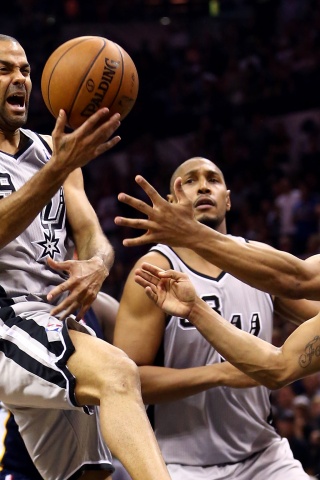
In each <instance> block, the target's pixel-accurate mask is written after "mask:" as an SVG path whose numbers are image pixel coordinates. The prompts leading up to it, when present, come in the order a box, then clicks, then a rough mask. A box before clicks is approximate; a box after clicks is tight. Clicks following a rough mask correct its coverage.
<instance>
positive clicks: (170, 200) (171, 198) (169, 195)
mask: <svg viewBox="0 0 320 480" xmlns="http://www.w3.org/2000/svg"><path fill="white" fill-rule="evenodd" d="M167 200H168V202H169V203H174V197H173V195H172V193H168V195H167Z"/></svg>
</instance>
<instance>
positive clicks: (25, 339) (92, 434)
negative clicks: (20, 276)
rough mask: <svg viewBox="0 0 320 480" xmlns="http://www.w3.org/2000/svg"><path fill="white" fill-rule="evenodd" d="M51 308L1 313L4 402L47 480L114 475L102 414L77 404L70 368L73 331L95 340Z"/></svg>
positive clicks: (0, 392) (25, 305) (23, 306)
mask: <svg viewBox="0 0 320 480" xmlns="http://www.w3.org/2000/svg"><path fill="white" fill-rule="evenodd" d="M51 308H52V307H51V306H50V305H47V304H45V303H42V302H33V301H30V302H26V301H24V302H20V303H16V304H14V305H11V306H8V307H3V308H1V309H0V372H1V380H0V399H1V400H2V401H3V403H4V404H5V406H6V408H8V409H9V410H11V411H12V413H13V414H14V417H15V420H16V422H17V424H18V426H19V431H20V433H21V435H22V438H23V440H24V442H25V445H26V447H27V450H28V452H29V454H30V456H31V458H32V459H33V462H34V464H35V466H36V467H37V469H38V470H39V472H40V474H41V475H42V476H43V477H44V478H45V479H46V480H71V479H72V480H74V479H76V478H79V477H80V476H81V474H82V472H84V471H86V470H105V471H107V472H110V474H111V473H112V472H113V471H114V468H113V466H112V457H111V454H110V452H109V449H108V447H107V446H106V444H105V443H104V441H103V439H102V435H101V431H100V427H99V408H98V407H91V406H84V407H80V406H79V405H78V404H77V401H76V397H75V378H74V377H73V375H72V374H71V373H70V372H69V370H68V368H67V365H66V364H67V361H68V359H69V357H70V356H71V355H72V353H73V352H74V346H73V344H72V342H71V339H70V336H69V330H70V329H71V330H77V331H81V332H83V333H86V334H90V335H95V334H94V332H93V330H91V329H90V328H89V327H87V326H85V325H82V324H80V323H79V322H77V321H76V320H75V319H74V318H73V317H69V318H68V319H66V320H65V321H63V322H62V321H60V320H59V319H57V318H56V317H52V316H51V315H50V310H51ZM83 361H85V358H84V359H83Z"/></svg>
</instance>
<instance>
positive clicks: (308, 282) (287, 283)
mask: <svg viewBox="0 0 320 480" xmlns="http://www.w3.org/2000/svg"><path fill="white" fill-rule="evenodd" d="M249 243H250V244H251V245H253V246H255V245H256V246H258V247H259V250H265V251H266V253H267V255H266V260H265V259H263V258H262V259H261V262H262V263H264V264H265V265H267V264H268V262H269V263H270V260H268V259H270V258H271V257H272V260H273V267H272V273H273V277H271V275H270V278H273V280H274V281H275V282H277V283H278V285H281V292H280V291H279V290H278V292H277V294H280V295H281V296H287V297H290V298H293V299H302V298H306V299H309V300H316V301H317V300H320V255H312V256H311V257H309V258H308V259H306V260H302V259H300V258H298V257H296V256H294V255H292V254H290V253H287V252H282V251H279V250H276V249H275V248H274V247H271V246H270V245H266V244H263V243H260V242H254V241H250V242H249ZM273 253H274V254H273ZM264 260H265V261H264ZM271 288H273V286H272V287H271ZM275 293H276V292H275Z"/></svg>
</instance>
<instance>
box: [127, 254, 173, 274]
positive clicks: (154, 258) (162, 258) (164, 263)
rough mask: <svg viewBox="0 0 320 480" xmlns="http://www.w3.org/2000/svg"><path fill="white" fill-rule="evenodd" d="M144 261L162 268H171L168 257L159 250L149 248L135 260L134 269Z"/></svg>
mask: <svg viewBox="0 0 320 480" xmlns="http://www.w3.org/2000/svg"><path fill="white" fill-rule="evenodd" d="M144 262H147V263H151V264H152V265H155V266H156V267H159V268H163V269H164V270H168V268H171V263H170V260H169V258H168V257H167V256H166V255H165V254H164V253H163V252H162V251H160V250H150V251H149V252H148V253H146V254H145V255H143V256H142V257H140V258H139V260H137V261H136V264H135V266H134V269H136V268H138V267H140V266H141V265H142V264H143V263H144Z"/></svg>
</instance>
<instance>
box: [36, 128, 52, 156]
mask: <svg viewBox="0 0 320 480" xmlns="http://www.w3.org/2000/svg"><path fill="white" fill-rule="evenodd" d="M33 133H35V135H37V137H38V138H39V140H40V141H41V142H42V143H43V145H44V146H45V147H46V149H47V150H48V152H49V153H50V155H52V148H51V147H50V145H49V144H48V143H47V142H46V141H45V139H44V138H43V137H42V136H41V135H39V133H36V132H33Z"/></svg>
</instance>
